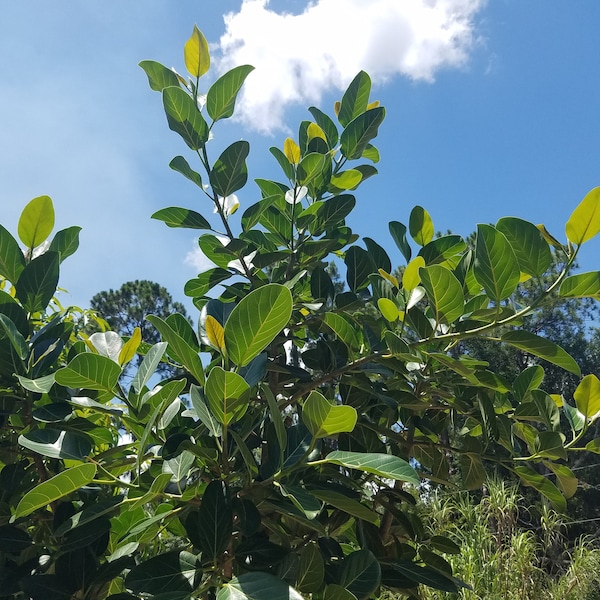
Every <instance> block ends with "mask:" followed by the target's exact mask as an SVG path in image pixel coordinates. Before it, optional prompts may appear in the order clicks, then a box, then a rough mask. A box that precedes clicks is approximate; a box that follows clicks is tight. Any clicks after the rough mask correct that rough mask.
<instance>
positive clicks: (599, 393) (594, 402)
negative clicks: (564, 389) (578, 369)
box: [573, 374, 600, 419]
mask: <svg viewBox="0 0 600 600" xmlns="http://www.w3.org/2000/svg"><path fill="white" fill-rule="evenodd" d="M573 397H574V398H575V404H576V405H577V408H578V410H579V411H580V412H581V414H582V415H584V416H585V417H587V418H588V419H593V418H594V417H595V416H596V415H597V414H598V413H599V412H600V380H598V378H597V377H596V376H595V375H593V374H592V375H586V376H585V377H584V378H583V379H582V380H581V381H580V382H579V385H578V386H577V389H576V390H575V393H574V394H573Z"/></svg>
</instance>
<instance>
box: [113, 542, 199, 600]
mask: <svg viewBox="0 0 600 600" xmlns="http://www.w3.org/2000/svg"><path fill="white" fill-rule="evenodd" d="M197 562H198V561H197V558H196V556H195V555H194V554H191V553H190V552H186V551H185V550H172V551H171V552H167V553H165V554H159V555H158V556H153V557H152V558H150V559H148V560H145V561H144V562H142V563H140V564H139V565H137V566H135V567H134V568H133V569H131V571H129V573H128V574H127V577H125V587H126V588H127V589H128V590H131V591H132V592H134V593H136V594H140V593H146V594H151V595H152V596H153V597H163V596H162V595H163V594H166V596H164V597H166V598H170V599H172V598H177V599H179V600H182V599H183V598H185V597H187V595H188V594H191V592H192V591H193V589H194V587H195V586H194V581H195V577H196V570H197V569H198V565H197Z"/></svg>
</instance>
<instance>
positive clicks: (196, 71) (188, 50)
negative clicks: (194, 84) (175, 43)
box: [183, 25, 210, 77]
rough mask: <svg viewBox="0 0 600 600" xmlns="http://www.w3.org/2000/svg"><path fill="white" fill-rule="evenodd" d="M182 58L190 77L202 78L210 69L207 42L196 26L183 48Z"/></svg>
mask: <svg viewBox="0 0 600 600" xmlns="http://www.w3.org/2000/svg"><path fill="white" fill-rule="evenodd" d="M183 58H184V61H185V67H186V69H187V70H188V72H189V74H190V75H191V76H192V77H202V75H204V73H206V72H207V71H208V69H209V67H210V54H209V52H208V42H207V41H206V38H205V37H204V35H203V34H202V32H201V31H200V30H199V29H198V27H197V26H196V25H194V31H193V32H192V37H190V39H189V40H188V41H187V42H186V43H185V46H184V48H183Z"/></svg>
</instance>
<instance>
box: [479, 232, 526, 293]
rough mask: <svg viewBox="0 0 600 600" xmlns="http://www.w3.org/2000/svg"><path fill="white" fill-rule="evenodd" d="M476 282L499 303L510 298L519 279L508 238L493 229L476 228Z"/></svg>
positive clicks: (515, 260)
mask: <svg viewBox="0 0 600 600" xmlns="http://www.w3.org/2000/svg"><path fill="white" fill-rule="evenodd" d="M473 269H474V271H473V272H474V275H475V279H476V280H477V282H478V283H480V284H481V285H482V286H483V288H484V289H485V293H486V295H487V296H488V298H490V299H491V300H493V301H494V302H496V303H500V302H501V301H502V300H504V299H505V298H508V297H509V296H510V295H511V294H512V293H513V292H514V291H515V289H516V287H517V284H518V283H519V279H520V269H519V263H518V261H517V257H516V256H515V253H514V251H513V249H512V247H511V245H510V242H509V241H508V240H507V239H506V236H505V235H504V234H503V233H501V232H500V231H498V230H497V229H495V228H494V227H492V226H491V225H478V226H477V244H476V247H475V265H474V267H473Z"/></svg>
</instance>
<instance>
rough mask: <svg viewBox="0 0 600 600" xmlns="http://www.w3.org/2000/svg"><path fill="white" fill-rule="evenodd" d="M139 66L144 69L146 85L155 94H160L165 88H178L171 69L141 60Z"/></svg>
mask: <svg viewBox="0 0 600 600" xmlns="http://www.w3.org/2000/svg"><path fill="white" fill-rule="evenodd" d="M139 66H140V67H141V68H142V69H144V72H145V73H146V75H147V76H148V84H149V85H150V89H152V90H154V91H155V92H162V91H163V90H164V89H165V88H167V87H178V86H179V79H177V75H176V74H175V72H174V71H172V70H171V69H168V68H167V67H165V66H164V65H161V64H160V63H159V62H156V61H155V60H143V61H142V62H140V63H139Z"/></svg>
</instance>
